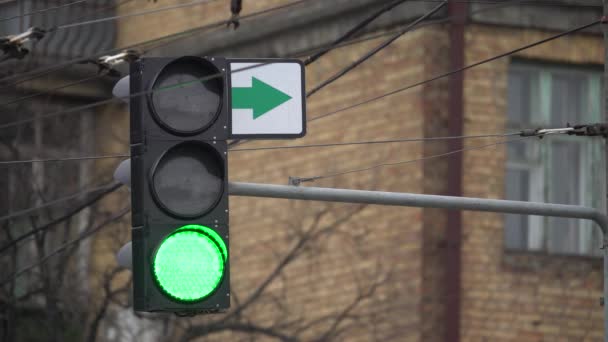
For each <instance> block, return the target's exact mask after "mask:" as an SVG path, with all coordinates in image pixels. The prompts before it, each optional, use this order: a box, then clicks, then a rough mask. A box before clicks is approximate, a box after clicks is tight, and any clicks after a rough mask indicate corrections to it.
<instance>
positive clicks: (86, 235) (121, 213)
mask: <svg viewBox="0 0 608 342" xmlns="http://www.w3.org/2000/svg"><path fill="white" fill-rule="evenodd" d="M130 211H131V208H130V207H127V208H124V209H122V210H121V211H119V212H118V213H116V214H114V215H113V216H112V217H110V218H109V219H107V220H105V221H103V222H101V223H100V224H98V225H97V226H95V227H93V228H91V229H89V230H87V231H85V232H84V233H82V234H80V235H79V236H78V237H77V238H75V239H72V240H70V241H68V242H66V243H64V244H63V245H61V246H59V248H57V249H56V250H54V251H53V252H51V253H50V254H47V255H45V256H44V257H43V258H41V259H40V260H38V261H37V262H35V263H33V264H31V265H29V266H27V267H25V268H22V269H20V270H19V271H16V272H14V273H13V274H11V275H10V276H8V277H6V278H5V279H3V280H2V282H1V283H0V286H4V285H6V284H7V283H9V282H11V281H13V280H14V279H16V278H17V277H19V276H20V275H22V274H23V273H25V272H28V271H30V270H32V269H33V268H35V267H37V266H39V265H41V264H43V263H45V262H46V261H47V260H49V259H50V258H52V257H53V256H55V255H57V254H59V253H61V252H62V251H63V250H65V249H66V248H68V247H69V246H71V245H74V244H78V243H80V241H82V240H84V239H86V238H89V237H91V236H92V235H93V234H95V233H97V232H98V231H100V230H101V229H102V228H103V227H105V226H107V225H108V224H110V223H112V222H114V221H117V220H118V219H120V218H122V217H123V216H125V215H126V214H127V213H129V212H130Z"/></svg>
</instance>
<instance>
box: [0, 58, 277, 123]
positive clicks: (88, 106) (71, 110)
mask: <svg viewBox="0 0 608 342" xmlns="http://www.w3.org/2000/svg"><path fill="white" fill-rule="evenodd" d="M266 64H272V62H268V63H259V64H254V65H252V66H248V67H244V68H240V69H237V70H232V71H231V73H232V74H236V73H239V72H242V71H245V70H250V69H255V68H259V67H261V66H263V65H266ZM223 75H224V72H219V73H216V74H213V75H209V76H205V77H201V78H197V79H194V80H191V81H187V82H179V83H174V84H170V85H168V86H164V87H161V88H156V89H150V90H143V91H140V92H137V93H133V94H129V95H127V96H121V97H111V98H109V99H105V100H101V101H97V102H93V103H89V104H86V105H82V106H77V107H72V108H69V109H64V110H60V111H57V112H53V113H47V114H42V115H39V116H37V117H33V118H28V119H22V120H18V121H13V122H9V123H6V124H2V125H0V129H4V128H9V127H16V126H19V125H23V124H26V123H29V122H33V121H36V120H38V119H48V118H52V117H57V116H61V115H65V114H71V113H77V112H81V111H83V110H86V109H91V108H95V107H99V106H102V105H105V104H109V103H114V102H119V101H125V100H127V99H130V98H132V97H138V96H143V95H147V94H152V93H155V92H164V91H168V90H171V89H176V88H182V87H185V86H189V85H192V84H195V83H200V82H206V81H209V80H212V79H215V78H219V77H222V76H223Z"/></svg>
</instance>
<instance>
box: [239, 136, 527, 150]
mask: <svg viewBox="0 0 608 342" xmlns="http://www.w3.org/2000/svg"><path fill="white" fill-rule="evenodd" d="M520 134H521V133H506V134H482V135H461V136H453V137H428V138H403V139H389V140H368V141H352V142H343V143H325V144H310V145H292V146H267V147H252V148H235V149H232V150H230V152H238V151H266V150H290V149H300V148H315V147H338V146H354V145H376V144H392V143H403V142H422V141H445V140H455V139H479V138H499V137H509V136H516V135H520Z"/></svg>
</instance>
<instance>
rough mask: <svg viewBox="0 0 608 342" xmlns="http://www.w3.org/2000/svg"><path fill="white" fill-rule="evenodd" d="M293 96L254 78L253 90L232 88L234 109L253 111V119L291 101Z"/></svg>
mask: <svg viewBox="0 0 608 342" xmlns="http://www.w3.org/2000/svg"><path fill="white" fill-rule="evenodd" d="M290 99H291V96H289V95H287V94H285V93H284V92H282V91H280V90H278V89H276V88H274V87H272V86H271V85H268V84H266V83H264V82H262V81H260V80H259V79H257V78H255V77H252V79H251V88H232V108H233V109H253V119H254V120H255V119H257V118H259V117H260V116H262V115H264V114H266V113H267V112H269V111H271V110H272V109H274V108H276V107H278V106H280V105H282V104H283V103H285V102H287V101H289V100H290Z"/></svg>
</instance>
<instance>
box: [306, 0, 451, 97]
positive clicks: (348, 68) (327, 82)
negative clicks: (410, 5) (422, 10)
mask: <svg viewBox="0 0 608 342" xmlns="http://www.w3.org/2000/svg"><path fill="white" fill-rule="evenodd" d="M445 5H447V1H443V2H442V3H441V4H439V5H437V6H435V7H434V8H433V9H432V10H430V11H429V12H427V13H426V14H425V15H423V16H421V17H420V18H418V19H416V20H414V21H413V22H412V23H410V24H409V25H408V26H407V27H405V28H404V29H403V30H401V31H399V32H397V34H395V35H393V36H392V37H390V38H389V39H387V40H386V41H385V42H383V43H382V44H380V45H378V46H376V47H375V48H373V49H372V50H371V51H369V52H368V53H366V54H365V55H363V56H362V57H361V58H359V59H358V60H356V61H354V62H353V63H351V64H349V65H348V66H346V67H345V68H343V69H342V70H340V71H339V72H337V73H336V74H334V75H333V76H331V77H329V78H328V79H326V80H325V81H323V82H321V84H319V85H317V86H316V87H314V88H313V89H311V90H310V91H309V92H308V93H307V94H306V97H310V96H312V95H314V94H315V93H316V92H318V91H319V90H321V89H323V88H325V87H326V86H328V85H330V84H331V83H333V82H335V81H336V80H338V79H339V78H340V77H342V76H344V75H346V73H348V72H349V71H351V70H353V69H354V68H356V67H357V66H359V65H360V64H361V63H363V62H365V61H366V60H368V59H370V58H371V57H373V56H374V55H375V54H377V53H378V52H380V51H382V50H383V49H384V48H386V47H387V46H389V45H390V44H391V43H392V42H394V41H395V40H397V39H398V38H399V37H401V36H402V35H404V34H405V33H407V32H409V31H411V30H412V29H413V28H414V27H416V25H418V24H419V23H420V22H422V21H423V20H425V19H427V18H428V17H430V16H432V15H433V14H435V13H437V11H439V10H440V9H442V8H443V7H444V6H445Z"/></svg>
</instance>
